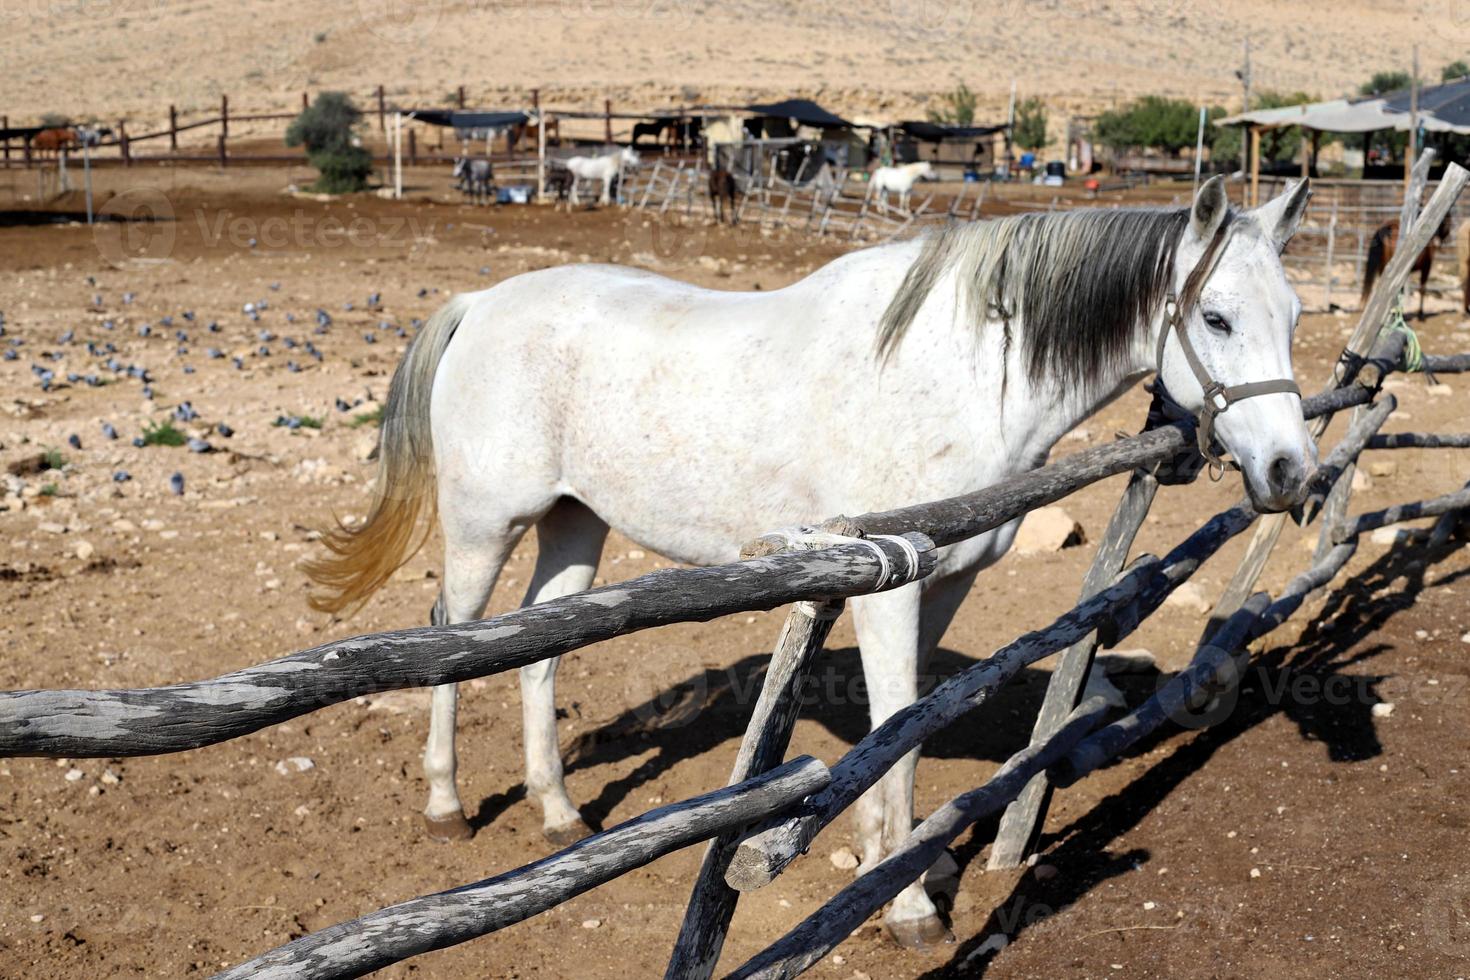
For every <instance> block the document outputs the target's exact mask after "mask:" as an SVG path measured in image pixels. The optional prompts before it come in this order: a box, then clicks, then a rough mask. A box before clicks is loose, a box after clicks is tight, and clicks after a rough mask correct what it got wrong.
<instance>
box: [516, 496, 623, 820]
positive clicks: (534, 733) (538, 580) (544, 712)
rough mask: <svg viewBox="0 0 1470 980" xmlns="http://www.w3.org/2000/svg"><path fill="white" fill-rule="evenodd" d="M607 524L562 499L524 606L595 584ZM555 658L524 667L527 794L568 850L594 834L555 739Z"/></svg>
mask: <svg viewBox="0 0 1470 980" xmlns="http://www.w3.org/2000/svg"><path fill="white" fill-rule="evenodd" d="M606 538H607V524H605V523H604V522H603V521H602V519H601V518H600V517H598V516H597V515H596V514H594V513H593V512H592V511H591V510H590V509H589V508H588V507H587V506H586V505H585V504H582V503H580V502H579V501H576V500H573V499H571V498H569V497H563V498H562V499H561V500H559V501H557V503H556V505H555V506H553V507H552V508H551V510H550V511H549V512H548V513H547V514H546V516H545V517H543V518H541V521H540V522H539V523H538V524H537V525H536V571H535V572H534V573H533V574H532V576H531V584H530V587H529V588H528V589H527V590H526V598H525V601H524V603H523V605H531V604H532V603H537V602H547V601H549V600H551V599H558V598H560V597H562V596H564V595H570V594H571V593H573V592H581V591H582V590H583V589H586V588H588V587H589V586H591V584H592V579H593V576H595V575H596V574H597V561H598V559H599V558H600V557H601V555H602V544H603V541H605V540H606ZM560 662H561V658H560V657H552V658H551V659H549V660H542V661H540V662H539V663H534V664H531V665H529V666H526V667H522V668H521V711H522V714H523V717H524V721H525V743H526V791H527V793H528V795H530V796H531V797H532V798H533V799H535V800H536V802H538V803H539V804H540V805H541V830H542V833H544V834H545V835H546V839H547V840H549V841H551V842H552V843H553V844H555V845H557V846H558V847H565V846H566V845H568V844H571V843H573V842H575V841H577V840H580V839H581V838H583V837H585V836H587V834H589V833H590V832H591V831H590V830H589V829H588V828H587V825H586V824H585V823H583V822H582V815H581V814H580V813H578V812H577V808H576V806H575V805H573V803H572V800H571V797H570V796H568V795H567V787H566V782H565V779H564V776H563V771H562V762H561V749H560V747H559V746H558V745H557V740H556V668H557V665H558V664H559V663H560Z"/></svg>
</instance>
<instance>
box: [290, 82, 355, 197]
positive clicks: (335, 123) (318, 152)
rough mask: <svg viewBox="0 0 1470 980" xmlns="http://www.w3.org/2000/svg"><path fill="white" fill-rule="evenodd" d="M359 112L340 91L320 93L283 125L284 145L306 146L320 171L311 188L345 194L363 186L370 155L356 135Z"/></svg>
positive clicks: (310, 158) (310, 157) (307, 151)
mask: <svg viewBox="0 0 1470 980" xmlns="http://www.w3.org/2000/svg"><path fill="white" fill-rule="evenodd" d="M361 120H362V111H361V110H360V109H358V108H357V107H356V106H355V105H353V104H352V99H350V98H349V97H348V96H347V95H346V94H345V93H343V92H323V93H321V94H320V95H318V96H317V97H316V101H315V102H313V103H312V104H311V105H310V106H308V107H307V108H305V109H303V110H301V114H300V115H299V116H297V117H296V118H295V119H293V120H292V121H291V125H290V126H288V127H287V128H286V145H287V146H304V147H306V157H307V159H308V160H310V161H311V165H312V166H313V167H315V168H316V169H317V171H318V172H319V173H320V174H321V176H320V177H319V178H317V182H316V184H315V189H316V190H319V191H323V192H325V193H328V194H346V193H350V192H352V191H360V190H362V189H363V188H365V187H366V186H367V179H368V177H369V176H371V174H372V172H373V158H372V155H371V154H370V153H368V151H367V150H365V149H363V147H362V146H361V144H360V142H359V141H358V139H357V136H356V129H357V124H358V123H359V122H360V121H361Z"/></svg>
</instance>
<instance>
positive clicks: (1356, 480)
mask: <svg viewBox="0 0 1470 980" xmlns="http://www.w3.org/2000/svg"><path fill="white" fill-rule="evenodd" d="M1372 489H1373V478H1372V477H1370V476H1369V475H1368V474H1367V473H1364V472H1363V469H1362V467H1354V468H1353V493H1358V492H1360V491H1362V490H1372Z"/></svg>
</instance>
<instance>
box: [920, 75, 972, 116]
mask: <svg viewBox="0 0 1470 980" xmlns="http://www.w3.org/2000/svg"><path fill="white" fill-rule="evenodd" d="M939 101H940V107H939V108H938V109H930V110H929V121H930V122H932V123H941V124H943V125H947V126H972V125H974V123H975V103H976V101H977V100H976V98H975V93H974V92H971V91H970V87H969V86H968V85H966V84H965V83H964V82H960V83H959V84H958V85H956V86H955V87H954V90H953V91H951V92H945V93H944V94H943V95H941V96H940V97H939Z"/></svg>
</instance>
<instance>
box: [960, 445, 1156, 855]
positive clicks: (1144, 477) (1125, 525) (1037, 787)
mask: <svg viewBox="0 0 1470 980" xmlns="http://www.w3.org/2000/svg"><path fill="white" fill-rule="evenodd" d="M1158 489H1159V481H1158V480H1157V479H1155V478H1154V476H1153V474H1151V473H1148V472H1146V471H1143V470H1134V471H1133V476H1132V477H1131V478H1130V479H1129V481H1128V486H1127V488H1126V489H1124V491H1123V496H1122V498H1120V499H1119V501H1118V506H1117V507H1116V508H1115V509H1114V511H1113V516H1112V519H1111V520H1110V521H1108V528H1107V531H1106V532H1104V534H1103V539H1102V543H1101V544H1099V545H1098V548H1097V554H1096V555H1094V556H1093V559H1092V565H1091V566H1090V567H1089V568H1088V569H1087V575H1086V576H1085V577H1084V578H1083V581H1082V598H1083V599H1086V598H1087V597H1088V596H1091V595H1093V594H1094V593H1097V592H1100V591H1102V590H1103V589H1104V588H1105V587H1107V585H1108V583H1109V582H1111V581H1113V579H1115V578H1116V577H1117V575H1118V573H1119V572H1120V571H1122V569H1123V563H1124V562H1125V561H1127V559H1128V550H1129V549H1130V548H1132V547H1133V539H1134V538H1135V537H1136V536H1137V535H1138V529H1139V528H1140V527H1142V526H1143V519H1144V518H1145V517H1147V516H1148V509H1149V507H1150V506H1151V505H1152V504H1153V500H1154V496H1155V494H1157V493H1158ZM1096 652H1097V632H1096V631H1095V630H1094V631H1093V632H1091V633H1089V634H1088V635H1087V636H1084V637H1083V638H1082V639H1080V640H1078V641H1077V642H1076V643H1074V644H1072V645H1071V646H1070V647H1068V648H1067V649H1066V650H1064V651H1062V655H1061V657H1060V658H1058V660H1057V665H1056V668H1055V669H1054V670H1053V671H1052V675H1051V680H1050V681H1049V682H1048V683H1047V686H1046V697H1045V698H1044V699H1043V700H1042V702H1041V710H1040V711H1039V712H1037V715H1036V724H1035V726H1034V727H1033V728H1032V730H1031V742H1032V744H1036V743H1038V742H1044V741H1046V740H1047V739H1048V738H1050V737H1051V736H1052V735H1053V734H1055V733H1056V731H1057V730H1058V729H1059V728H1060V727H1061V726H1062V724H1063V723H1064V722H1065V721H1066V719H1067V716H1068V714H1069V713H1070V712H1071V711H1072V709H1073V708H1074V707H1076V706H1077V702H1078V700H1079V699H1080V698H1081V696H1082V685H1083V683H1084V682H1085V681H1086V679H1087V672H1088V671H1089V670H1091V669H1092V664H1093V655H1094V654H1095V653H1096ZM1050 796H1051V789H1050V783H1048V782H1047V779H1046V774H1045V773H1044V772H1038V773H1037V774H1036V775H1035V776H1033V777H1032V778H1031V781H1030V782H1029V783H1027V784H1026V788H1025V789H1023V790H1022V791H1021V793H1020V795H1019V796H1017V797H1016V798H1015V799H1014V800H1012V801H1011V804H1010V805H1009V806H1008V807H1006V811H1005V814H1004V815H1003V816H1002V817H1001V820H1000V829H999V830H998V831H996V834H995V842H994V843H993V844H992V845H991V847H990V858H989V860H988V862H987V863H986V867H987V868H988V869H990V870H991V871H998V870H1001V869H1004V868H1015V867H1019V866H1020V864H1021V862H1022V860H1024V859H1025V857H1026V851H1027V850H1028V849H1029V848H1030V846H1031V841H1032V840H1033V839H1034V838H1035V836H1036V831H1037V828H1038V827H1039V826H1040V825H1041V823H1042V822H1043V821H1044V820H1045V818H1046V808H1047V801H1048V800H1049V798H1050Z"/></svg>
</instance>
